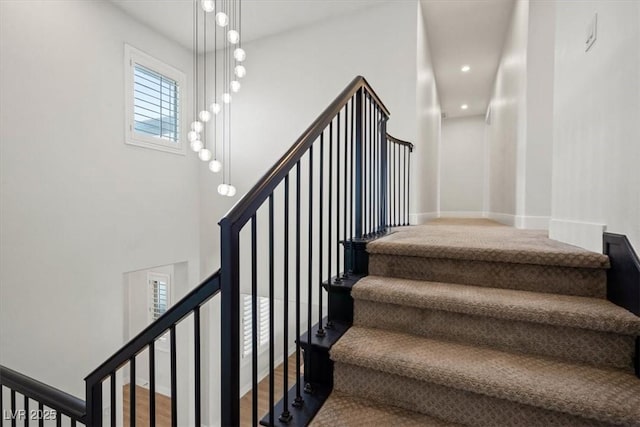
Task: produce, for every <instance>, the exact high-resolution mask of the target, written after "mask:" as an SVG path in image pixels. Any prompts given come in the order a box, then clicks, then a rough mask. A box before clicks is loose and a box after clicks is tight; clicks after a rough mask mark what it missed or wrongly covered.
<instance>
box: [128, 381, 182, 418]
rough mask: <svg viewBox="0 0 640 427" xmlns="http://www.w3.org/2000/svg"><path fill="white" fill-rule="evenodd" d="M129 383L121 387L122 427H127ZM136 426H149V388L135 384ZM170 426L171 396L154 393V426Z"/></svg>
mask: <svg viewBox="0 0 640 427" xmlns="http://www.w3.org/2000/svg"><path fill="white" fill-rule="evenodd" d="M129 390H130V387H129V384H125V386H124V387H123V388H122V393H123V394H122V414H123V416H122V418H124V419H123V425H124V427H129V407H130V402H129ZM136 426H143V427H144V426H147V427H148V426H149V389H147V388H144V387H140V386H139V385H137V386H136ZM170 426H171V398H170V397H169V396H165V395H164V394H160V393H156V427H170Z"/></svg>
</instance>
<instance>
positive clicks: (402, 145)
mask: <svg viewBox="0 0 640 427" xmlns="http://www.w3.org/2000/svg"><path fill="white" fill-rule="evenodd" d="M386 136H387V150H388V153H387V157H388V158H390V161H389V166H390V168H389V178H388V180H389V186H388V188H387V191H388V192H389V196H388V197H389V200H390V205H389V212H388V217H387V224H388V225H389V226H391V227H399V226H404V225H409V212H410V210H409V209H410V204H409V200H410V198H411V197H410V196H411V153H412V152H413V144H412V143H410V142H407V141H403V140H401V139H398V138H395V137H393V136H391V135H389V134H388V133H387V135H386Z"/></svg>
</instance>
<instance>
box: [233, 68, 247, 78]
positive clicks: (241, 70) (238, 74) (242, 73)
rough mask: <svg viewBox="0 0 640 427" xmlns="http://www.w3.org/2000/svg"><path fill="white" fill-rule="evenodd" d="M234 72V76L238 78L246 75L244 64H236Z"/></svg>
mask: <svg viewBox="0 0 640 427" xmlns="http://www.w3.org/2000/svg"><path fill="white" fill-rule="evenodd" d="M234 72H235V74H236V77H238V78H239V79H241V78H243V77H244V76H246V75H247V69H246V68H244V65H236V68H235V69H234Z"/></svg>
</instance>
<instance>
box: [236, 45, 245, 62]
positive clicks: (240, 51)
mask: <svg viewBox="0 0 640 427" xmlns="http://www.w3.org/2000/svg"><path fill="white" fill-rule="evenodd" d="M233 57H234V58H235V59H236V61H238V62H242V61H244V60H245V59H247V53H246V52H245V51H244V49H243V48H241V47H239V48H237V49H236V50H234V51H233Z"/></svg>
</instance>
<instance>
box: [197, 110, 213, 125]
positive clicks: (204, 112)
mask: <svg viewBox="0 0 640 427" xmlns="http://www.w3.org/2000/svg"><path fill="white" fill-rule="evenodd" d="M198 117H200V120H202V121H203V122H205V123H207V122H208V121H209V120H211V113H210V112H209V111H207V110H202V111H200V114H198Z"/></svg>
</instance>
